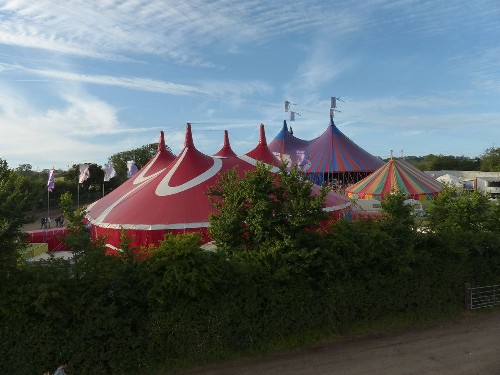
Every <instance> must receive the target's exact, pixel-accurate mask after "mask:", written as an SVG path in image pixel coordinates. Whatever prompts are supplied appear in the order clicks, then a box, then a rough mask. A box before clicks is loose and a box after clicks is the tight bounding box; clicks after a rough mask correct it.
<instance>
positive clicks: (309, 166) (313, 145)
mask: <svg viewBox="0 0 500 375" xmlns="http://www.w3.org/2000/svg"><path fill="white" fill-rule="evenodd" d="M269 148H270V150H271V151H272V152H273V153H274V154H275V155H278V156H280V157H281V158H284V159H287V158H290V160H291V161H292V162H296V163H299V162H300V163H301V164H303V165H304V166H305V167H304V168H302V169H303V171H304V172H306V173H336V172H338V173H344V172H368V173H369V172H373V171H374V170H376V169H377V168H379V167H381V166H382V165H383V164H384V162H383V161H382V160H380V159H379V158H377V157H375V156H373V155H371V154H370V153H368V152H367V151H365V150H363V149H362V148H361V147H359V146H358V145H357V144H356V143H354V142H353V141H351V140H350V139H349V138H348V137H347V136H345V135H344V134H343V133H342V132H341V131H340V130H339V129H338V128H337V127H336V126H335V123H334V122H333V118H331V117H330V125H329V126H328V128H327V129H326V131H325V132H324V133H323V134H322V135H320V136H319V137H318V138H316V139H313V140H311V141H304V140H302V139H299V138H297V137H295V136H294V135H293V134H292V133H291V132H289V131H288V128H287V125H286V121H284V122H283V128H282V129H281V131H280V132H279V133H278V135H277V136H276V137H275V138H274V139H273V140H272V142H271V143H269ZM299 159H300V160H299Z"/></svg>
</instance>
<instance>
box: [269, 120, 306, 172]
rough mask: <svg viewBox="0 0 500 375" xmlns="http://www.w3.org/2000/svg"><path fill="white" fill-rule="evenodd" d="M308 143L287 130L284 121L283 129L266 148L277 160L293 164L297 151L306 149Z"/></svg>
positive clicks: (284, 121)
mask: <svg viewBox="0 0 500 375" xmlns="http://www.w3.org/2000/svg"><path fill="white" fill-rule="evenodd" d="M310 143H311V142H310V141H304V140H302V139H299V138H297V137H295V136H294V135H293V133H292V132H291V130H288V126H287V123H286V120H283V127H282V128H281V130H280V132H279V133H278V135H276V137H274V139H273V140H272V141H271V142H270V143H269V145H268V147H269V149H270V150H271V151H272V153H273V154H274V155H276V156H277V157H278V158H279V159H283V160H285V161H287V162H289V161H290V162H295V160H296V158H297V150H305V149H307V146H309V144H310Z"/></svg>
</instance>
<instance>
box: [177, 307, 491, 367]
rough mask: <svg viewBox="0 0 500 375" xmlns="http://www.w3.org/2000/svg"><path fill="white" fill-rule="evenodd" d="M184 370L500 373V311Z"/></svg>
mask: <svg viewBox="0 0 500 375" xmlns="http://www.w3.org/2000/svg"><path fill="white" fill-rule="evenodd" d="M182 374H183V375H256V374H266V375H271V374H272V375H278V374H289V375H323V374H339V375H351V374H352V375H354V374H356V375H357V374H370V375H386V374H396V375H403V374H404V375H410V374H415V375H417V374H441V375H447V374H449V375H452V374H453V375H456V374H464V375H465V374H467V375H471V374H488V375H489V374H491V375H494V374H500V310H499V309H496V310H493V311H491V310H489V311H476V312H474V313H468V312H467V313H464V314H463V315H462V316H461V317H459V318H457V319H455V320H453V321H448V322H441V323H435V322H434V323H431V324H429V326H427V327H420V328H415V329H410V330H409V331H406V332H404V333H398V334H384V335H382V334H372V335H369V336H368V337H366V336H365V337H358V338H356V337H353V338H351V339H347V340H343V341H341V342H335V343H329V344H323V345H320V346H316V347H313V348H310V349H306V350H300V351H294V352H286V353H280V354H274V355H269V356H266V357H262V358H258V359H248V360H238V361H233V362H229V363H224V364H219V365H213V366H209V367H203V368H200V369H197V370H193V371H189V372H183V373H182Z"/></svg>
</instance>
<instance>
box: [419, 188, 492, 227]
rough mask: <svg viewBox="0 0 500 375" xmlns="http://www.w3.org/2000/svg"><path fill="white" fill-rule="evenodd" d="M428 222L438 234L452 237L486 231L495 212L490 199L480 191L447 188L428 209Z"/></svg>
mask: <svg viewBox="0 0 500 375" xmlns="http://www.w3.org/2000/svg"><path fill="white" fill-rule="evenodd" d="M427 211H428V222H429V226H430V228H431V229H433V230H434V231H436V232H441V233H449V234H451V235H456V234H462V233H464V232H478V231H482V230H484V229H485V228H486V227H488V225H490V224H489V223H490V222H491V217H490V213H491V212H493V211H492V209H491V205H490V204H489V201H488V198H487V197H486V196H485V195H484V194H482V193H481V192H480V191H478V190H473V191H469V190H457V189H454V188H451V187H449V186H445V187H444V188H443V190H441V193H440V194H439V195H438V196H437V197H436V198H434V199H433V200H432V202H431V204H430V206H429V207H428V210H427Z"/></svg>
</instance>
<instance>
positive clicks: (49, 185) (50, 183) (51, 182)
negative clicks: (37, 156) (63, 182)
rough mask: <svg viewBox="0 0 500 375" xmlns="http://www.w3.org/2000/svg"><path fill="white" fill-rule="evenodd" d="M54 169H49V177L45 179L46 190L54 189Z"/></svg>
mask: <svg viewBox="0 0 500 375" xmlns="http://www.w3.org/2000/svg"><path fill="white" fill-rule="evenodd" d="M54 175H55V171H54V169H51V170H49V179H48V181H47V190H48V191H52V190H53V189H54Z"/></svg>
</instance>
